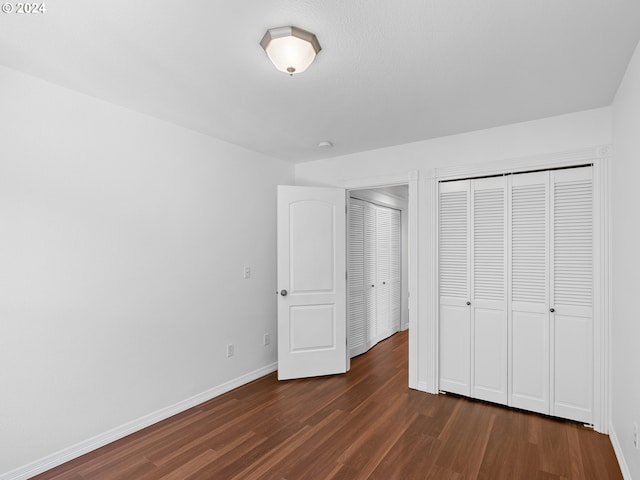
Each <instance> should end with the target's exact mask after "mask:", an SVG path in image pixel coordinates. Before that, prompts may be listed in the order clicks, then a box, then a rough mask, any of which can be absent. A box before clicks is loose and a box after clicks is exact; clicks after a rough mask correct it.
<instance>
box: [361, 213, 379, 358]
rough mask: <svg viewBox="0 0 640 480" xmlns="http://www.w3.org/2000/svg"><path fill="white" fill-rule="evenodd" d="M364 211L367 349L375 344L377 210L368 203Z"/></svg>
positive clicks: (376, 328) (376, 329)
mask: <svg viewBox="0 0 640 480" xmlns="http://www.w3.org/2000/svg"><path fill="white" fill-rule="evenodd" d="M363 203H365V209H364V285H365V294H364V302H365V310H366V319H367V348H366V350H368V349H369V348H371V346H373V345H375V344H376V342H377V335H378V333H377V332H378V327H377V315H378V314H377V312H378V308H377V271H378V268H377V263H378V254H377V244H378V242H377V238H376V237H377V210H376V207H375V206H374V205H372V204H370V203H367V202H363Z"/></svg>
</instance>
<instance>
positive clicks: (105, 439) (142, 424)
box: [0, 362, 278, 480]
mask: <svg viewBox="0 0 640 480" xmlns="http://www.w3.org/2000/svg"><path fill="white" fill-rule="evenodd" d="M277 369H278V363H277V362H276V363H272V364H271V365H267V366H266V367H262V368H259V369H257V370H254V371H253V372H249V373H247V374H246V375H242V376H240V377H237V378H234V379H232V380H229V381H228V382H226V383H223V384H222V385H218V386H217V387H213V388H211V389H209V390H206V391H204V392H202V393H200V394H198V395H195V396H193V397H190V398H187V399H185V400H182V401H180V402H178V403H176V404H174V405H171V406H169V407H166V408H162V409H160V410H157V411H155V412H153V413H150V414H148V415H145V416H143V417H140V418H138V419H136V420H133V421H131V422H129V423H126V424H124V425H121V426H119V427H116V428H113V429H111V430H109V431H107V432H104V433H101V434H99V435H96V436H95V437H93V438H89V439H87V440H85V441H83V442H80V443H77V444H75V445H72V446H71V447H68V448H65V449H63V450H60V451H59V452H56V453H53V454H51V455H47V456H46V457H44V458H41V459H39V460H36V461H35V462H32V463H30V464H28V465H25V466H23V467H19V468H17V469H15V470H12V471H10V472H7V473H4V474H1V475H0V480H26V479H28V478H31V477H33V476H35V475H38V474H40V473H42V472H46V471H47V470H50V469H52V468H54V467H57V466H58V465H62V464H63V463H65V462H68V461H70V460H73V459H74V458H78V457H80V456H82V455H84V454H85V453H89V452H91V451H92V450H95V449H97V448H100V447H103V446H105V445H107V444H109V443H111V442H114V441H116V440H119V439H121V438H123V437H126V436H127V435H130V434H132V433H134V432H137V431H139V430H142V429H143V428H146V427H148V426H150V425H153V424H154V423H158V422H160V421H162V420H165V419H167V418H169V417H172V416H173V415H176V414H178V413H181V412H184V411H185V410H188V409H190V408H192V407H195V406H196V405H200V404H201V403H204V402H206V401H208V400H211V399H212V398H215V397H217V396H219V395H222V394H223V393H227V392H228V391H230V390H233V389H234V388H238V387H240V386H242V385H244V384H246V383H249V382H252V381H253V380H256V379H258V378H260V377H263V376H265V375H268V374H269V373H271V372H275V371H276V370H277Z"/></svg>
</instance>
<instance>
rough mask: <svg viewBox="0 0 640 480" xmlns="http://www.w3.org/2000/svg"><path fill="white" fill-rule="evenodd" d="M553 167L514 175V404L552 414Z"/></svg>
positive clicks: (511, 387)
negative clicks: (546, 170) (551, 236)
mask: <svg viewBox="0 0 640 480" xmlns="http://www.w3.org/2000/svg"><path fill="white" fill-rule="evenodd" d="M548 188H549V172H538V173H527V174H520V175H513V176H512V177H511V193H510V198H509V206H510V210H511V215H510V217H511V232H510V235H511V237H510V245H509V248H510V256H511V298H510V302H511V311H510V319H509V321H510V331H511V338H510V344H509V351H510V365H509V367H510V368H509V375H510V384H509V392H510V395H509V405H511V406H513V407H518V408H523V409H525V410H531V411H534V412H539V413H545V414H548V413H549V368H550V363H549V354H550V350H549V334H550V332H549V230H548V228H549V227H548V225H549V221H548V220H549V217H548V212H549V203H548V202H549V196H548Z"/></svg>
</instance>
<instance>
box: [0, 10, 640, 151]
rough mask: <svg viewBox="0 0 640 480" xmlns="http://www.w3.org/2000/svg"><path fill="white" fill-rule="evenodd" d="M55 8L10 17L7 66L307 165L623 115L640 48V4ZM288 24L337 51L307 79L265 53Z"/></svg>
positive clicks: (1, 30) (4, 46)
mask: <svg viewBox="0 0 640 480" xmlns="http://www.w3.org/2000/svg"><path fill="white" fill-rule="evenodd" d="M46 7H47V11H46V13H44V14H31V15H18V14H2V13H0V64H3V65H5V66H8V67H10V68H14V69H16V70H20V71H23V72H26V73H29V74H32V75H34V76H37V77H40V78H43V79H45V80H48V81H51V82H53V83H56V84H59V85H62V86H65V87H69V88H72V89H75V90H78V91H80V92H84V93H87V94H89V95H93V96H95V97H98V98H101V99H104V100H107V101H109V102H112V103H115V104H118V105H122V106H125V107H128V108H131V109H133V110H137V111H140V112H143V113H146V114H149V115H152V116H154V117H158V118H161V119H164V120H167V121H170V122H173V123H176V124H179V125H183V126H185V127H188V128H191V129H194V130H197V131H200V132H203V133H205V134H208V135H211V136H213V137H217V138H221V139H223V140H226V141H229V142H232V143H235V144H238V145H242V146H245V147H247V148H250V149H252V150H256V151H259V152H263V153H266V154H268V155H272V156H275V157H279V158H283V159H286V160H290V161H294V162H301V161H308V160H313V159H317V158H323V157H329V156H336V155H342V154H346V153H351V152H356V151H363V150H369V149H374V148H379V147H383V146H389V145H395V144H401V143H407V142H412V141H417V140H423V139H428V138H434V137H439V136H444V135H450V134H455V133H460V132H465V131H470V130H477V129H482V128H488V127H493V126H498V125H504V124H509V123H514V122H520V121H527V120H532V119H536V118H542V117H547V116H552V115H558V114H563V113H570V112H575V111H580V110H586V109H590V108H596V107H602V106H606V105H609V104H611V101H612V99H613V96H614V94H615V91H616V89H617V87H618V84H619V83H620V80H621V78H622V75H623V74H624V70H625V68H626V65H627V63H628V61H629V59H630V57H631V54H632V52H633V49H634V47H635V46H636V44H637V43H638V40H639V39H640V1H638V0H535V1H533V0H483V1H478V0H456V1H451V0H399V1H396V2H392V1H388V0H349V1H345V0H233V1H222V0H210V1H205V0H200V1H191V2H177V1H171V2H169V1H166V0H137V1H131V0H108V1H102V2H96V1H90V2H88V1H86V0H55V1H52V2H46ZM284 25H295V26H298V27H300V28H303V29H306V30H310V31H312V32H314V33H316V35H317V36H318V39H319V41H320V43H321V45H322V51H321V52H320V54H319V55H318V58H317V59H316V62H315V63H314V64H313V65H311V67H309V70H307V71H306V72H305V73H303V74H300V75H299V76H295V77H293V78H290V77H288V76H287V75H285V74H282V73H280V72H278V71H276V70H275V68H274V67H273V66H272V65H271V63H270V62H269V60H268V58H267V57H266V55H265V53H264V51H263V50H262V49H261V47H260V45H259V42H260V39H261V38H262V35H263V34H264V32H265V30H266V29H267V28H271V27H278V26H284ZM0 88H1V86H0ZM323 140H330V141H332V142H333V143H334V144H335V147H334V148H333V149H328V150H327V149H319V148H317V144H318V143H319V142H320V141H323Z"/></svg>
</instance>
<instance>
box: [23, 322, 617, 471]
mask: <svg viewBox="0 0 640 480" xmlns="http://www.w3.org/2000/svg"><path fill="white" fill-rule="evenodd" d="M407 350H408V347H407V332H401V333H399V334H396V335H394V336H393V337H391V338H389V339H387V340H385V341H384V342H382V343H380V344H378V345H377V346H376V347H374V348H373V349H372V350H371V351H370V352H368V353H367V354H365V355H361V356H359V357H356V358H354V359H353V360H352V364H351V371H350V372H349V373H347V374H346V375H339V376H333V377H322V378H314V379H306V380H292V381H286V382H278V381H277V379H276V375H275V373H274V374H271V375H268V376H266V377H263V378H261V379H259V380H256V381H255V382H252V383H250V384H248V385H245V386H243V387H240V388H238V389H236V390H233V391H231V392H229V393H227V394H225V395H222V396H220V397H218V398H216V399H213V400H211V401H209V402H206V403H204V404H202V405H199V406H197V407H195V408H192V409H190V410H188V411H185V412H183V413H181V414H179V415H176V416H174V417H172V418H169V419H167V420H165V421H163V422H160V423H158V424H156V425H153V426H151V427H149V428H146V429H144V430H142V431H140V432H137V433H135V434H133V435H130V436H128V437H126V438H123V439H121V440H119V441H117V442H114V443H112V444H110V445H107V446H105V447H103V448H100V449H98V450H96V451H93V452H91V453H89V454H87V455H84V456H83V457H80V458H78V459H76V460H73V461H71V462H68V463H66V464H64V465H61V466H60V467H57V468H55V469H53V470H50V471H48V472H46V473H44V474H42V475H39V476H37V477H35V478H37V479H55V480H83V479H91V480H102V479H108V480H117V479H127V480H128V479H139V480H156V479H172V480H186V479H188V480H199V479H225V480H226V479H254V478H255V479H273V480H283V479H286V480H298V479H336V480H338V479H360V478H363V479H364V478H372V479H384V480H389V479H403V480H406V479H475V478H478V479H527V480H529V479H598V480H605V479H621V478H622V475H621V473H620V468H619V467H618V464H617V462H616V458H615V455H614V452H613V449H612V447H611V443H610V442H609V438H608V437H607V436H605V435H601V434H598V433H596V432H594V431H592V430H590V429H588V428H585V427H582V426H580V425H577V424H575V423H572V422H565V421H561V420H556V419H552V418H548V417H544V416H540V415H535V414H530V413H525V412H521V411H516V410H511V409H508V408H505V407H500V406H496V405H491V404H487V403H483V402H478V401H472V400H469V399H465V398H460V397H454V396H450V395H429V394H426V393H422V392H416V391H413V390H409V389H408V388H407Z"/></svg>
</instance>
